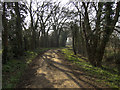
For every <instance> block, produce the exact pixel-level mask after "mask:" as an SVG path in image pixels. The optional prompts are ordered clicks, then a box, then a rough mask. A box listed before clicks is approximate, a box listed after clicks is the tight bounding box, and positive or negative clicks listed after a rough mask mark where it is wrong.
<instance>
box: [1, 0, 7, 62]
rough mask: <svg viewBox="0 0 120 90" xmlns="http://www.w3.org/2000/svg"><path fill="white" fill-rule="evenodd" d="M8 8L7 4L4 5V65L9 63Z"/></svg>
mask: <svg viewBox="0 0 120 90" xmlns="http://www.w3.org/2000/svg"><path fill="white" fill-rule="evenodd" d="M6 6H7V3H5V2H4V3H3V15H2V24H3V28H4V30H3V33H2V34H3V37H2V41H3V54H2V55H3V56H2V58H3V61H2V62H3V64H5V63H6V62H7V59H8V25H7V19H6Z"/></svg>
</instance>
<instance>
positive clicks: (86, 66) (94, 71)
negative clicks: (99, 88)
mask: <svg viewBox="0 0 120 90" xmlns="http://www.w3.org/2000/svg"><path fill="white" fill-rule="evenodd" d="M61 51H62V53H64V57H65V59H66V60H69V61H71V62H72V63H74V64H76V65H78V67H80V68H81V69H82V70H83V71H85V72H86V73H87V74H89V75H92V76H95V77H96V78H98V80H96V81H98V82H105V83H106V85H107V86H109V87H111V88H120V85H119V84H120V76H118V74H114V73H110V72H109V71H106V70H103V69H101V68H98V67H94V66H92V65H91V64H90V63H89V62H86V61H85V60H83V59H81V58H79V57H78V56H76V55H74V53H73V51H72V50H69V49H68V48H64V49H62V50H61Z"/></svg>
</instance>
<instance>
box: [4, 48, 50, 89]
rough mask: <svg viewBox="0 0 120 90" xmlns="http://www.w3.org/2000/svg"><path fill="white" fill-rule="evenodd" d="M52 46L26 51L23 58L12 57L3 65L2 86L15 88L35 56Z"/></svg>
mask: <svg viewBox="0 0 120 90" xmlns="http://www.w3.org/2000/svg"><path fill="white" fill-rule="evenodd" d="M48 49H50V48H41V49H36V50H34V51H26V52H25V53H24V56H22V58H21V59H19V60H17V59H14V58H13V59H12V60H9V61H7V63H6V64H4V65H3V66H2V88H15V87H16V84H17V83H18V82H19V79H20V77H21V76H22V74H23V73H24V70H25V69H26V68H27V66H28V65H29V64H30V63H31V62H32V60H34V58H35V57H36V56H37V55H39V54H41V53H43V52H45V51H46V50H48Z"/></svg>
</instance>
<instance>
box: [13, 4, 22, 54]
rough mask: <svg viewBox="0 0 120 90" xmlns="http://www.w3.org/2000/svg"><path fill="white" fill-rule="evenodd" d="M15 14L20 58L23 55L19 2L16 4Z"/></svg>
mask: <svg viewBox="0 0 120 90" xmlns="http://www.w3.org/2000/svg"><path fill="white" fill-rule="evenodd" d="M15 12H16V15H17V18H16V35H17V40H18V42H17V46H18V47H17V49H18V54H19V56H21V55H22V54H23V47H22V46H23V45H22V26H21V17H20V11H19V6H18V2H15ZM17 56H18V55H17Z"/></svg>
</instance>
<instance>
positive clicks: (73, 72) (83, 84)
mask: <svg viewBox="0 0 120 90" xmlns="http://www.w3.org/2000/svg"><path fill="white" fill-rule="evenodd" d="M95 80H96V79H95V78H93V77H91V76H89V75H87V74H85V73H84V72H82V71H81V70H79V69H78V67H76V66H75V65H73V64H71V63H70V62H68V61H67V60H65V59H63V56H62V55H61V54H60V53H59V50H49V51H47V52H45V53H44V54H43V55H42V56H40V57H37V58H36V59H35V60H34V61H33V62H32V63H31V65H30V66H29V67H28V68H27V69H26V70H25V73H24V74H23V76H22V78H21V80H20V82H19V83H18V85H17V88H103V86H102V85H101V84H100V83H98V82H97V83H96V81H95Z"/></svg>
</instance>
